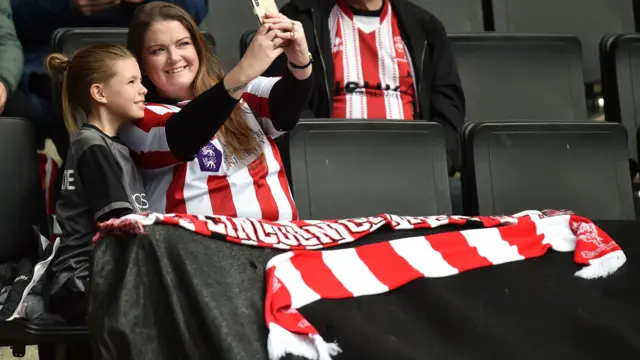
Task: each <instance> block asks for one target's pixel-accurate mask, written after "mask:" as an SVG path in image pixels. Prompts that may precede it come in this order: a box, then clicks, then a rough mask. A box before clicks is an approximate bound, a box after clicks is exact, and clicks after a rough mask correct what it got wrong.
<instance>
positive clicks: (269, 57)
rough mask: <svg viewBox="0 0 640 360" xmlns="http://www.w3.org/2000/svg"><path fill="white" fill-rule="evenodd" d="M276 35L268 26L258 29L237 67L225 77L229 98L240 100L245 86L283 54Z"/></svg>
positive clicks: (276, 32) (280, 41)
mask: <svg viewBox="0 0 640 360" xmlns="http://www.w3.org/2000/svg"><path fill="white" fill-rule="evenodd" d="M277 34H278V31H275V30H271V29H270V25H262V26H261V27H260V28H259V29H258V31H257V32H256V35H255V36H254V37H253V40H252V41H251V44H249V47H248V48H247V51H246V52H245V53H244V56H242V59H240V61H239V62H238V65H236V67H234V68H233V69H232V70H231V71H230V72H229V74H227V76H226V77H225V88H226V89H227V90H228V91H229V93H230V94H231V96H233V97H235V98H240V96H242V92H243V91H244V88H245V87H246V85H247V84H248V83H249V82H250V81H251V80H253V79H255V78H257V77H258V76H260V75H262V73H264V72H265V70H267V68H268V67H269V66H270V65H271V63H273V60H275V59H276V58H277V57H278V56H280V55H281V54H282V53H283V52H284V49H283V48H282V47H281V46H280V45H281V43H282V40H280V39H278V38H277ZM232 90H233V91H232Z"/></svg>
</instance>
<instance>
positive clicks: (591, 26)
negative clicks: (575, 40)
mask: <svg viewBox="0 0 640 360" xmlns="http://www.w3.org/2000/svg"><path fill="white" fill-rule="evenodd" d="M490 2H491V4H492V7H493V18H494V21H495V30H496V31H498V32H513V33H549V34H573V35H576V36H578V37H579V38H580V40H581V41H582V43H583V48H584V53H583V54H584V64H585V79H586V80H587V81H588V82H597V81H598V80H599V78H600V71H599V64H598V43H599V41H600V38H601V37H602V36H603V35H604V34H610V33H614V34H615V33H630V32H633V31H634V30H635V26H634V18H633V2H632V1H631V0H563V1H557V0H490Z"/></svg>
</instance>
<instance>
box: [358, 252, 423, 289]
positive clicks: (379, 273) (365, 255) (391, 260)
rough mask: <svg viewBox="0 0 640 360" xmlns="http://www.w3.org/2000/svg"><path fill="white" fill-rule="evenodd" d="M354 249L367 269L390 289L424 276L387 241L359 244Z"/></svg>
mask: <svg viewBox="0 0 640 360" xmlns="http://www.w3.org/2000/svg"><path fill="white" fill-rule="evenodd" d="M355 249H356V252H357V253H358V256H359V257H360V259H362V262H364V263H365V264H366V265H367V267H369V271H371V273H373V275H375V277H376V278H378V280H380V282H381V283H383V284H385V285H386V286H387V287H388V288H390V289H395V288H397V287H398V286H400V285H401V284H404V283H407V282H409V281H411V280H414V279H418V278H422V277H424V275H423V274H422V273H421V272H419V271H418V270H416V269H415V268H414V267H413V266H411V265H409V263H408V262H407V261H406V260H405V259H404V258H403V257H401V256H400V255H398V254H397V253H396V252H395V250H394V249H393V247H392V246H391V244H390V243H388V242H386V243H378V244H375V245H372V246H360V247H356V248H355Z"/></svg>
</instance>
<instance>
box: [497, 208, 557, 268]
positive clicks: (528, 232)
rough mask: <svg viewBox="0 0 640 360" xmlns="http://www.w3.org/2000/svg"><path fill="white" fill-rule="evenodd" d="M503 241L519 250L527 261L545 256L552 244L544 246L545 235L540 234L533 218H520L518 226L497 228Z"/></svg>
mask: <svg viewBox="0 0 640 360" xmlns="http://www.w3.org/2000/svg"><path fill="white" fill-rule="evenodd" d="M497 229H498V231H499V232H500V237H502V240H504V241H506V242H508V243H509V244H511V245H514V246H516V247H517V248H518V253H520V255H522V256H523V257H524V258H525V259H528V258H532V257H537V256H541V255H543V254H544V253H545V252H546V251H547V249H548V248H549V247H550V246H551V245H550V244H542V242H543V241H544V234H538V229H537V227H536V223H535V222H534V221H533V220H531V218H524V217H523V218H519V219H518V224H516V225H508V226H501V227H498V228H497Z"/></svg>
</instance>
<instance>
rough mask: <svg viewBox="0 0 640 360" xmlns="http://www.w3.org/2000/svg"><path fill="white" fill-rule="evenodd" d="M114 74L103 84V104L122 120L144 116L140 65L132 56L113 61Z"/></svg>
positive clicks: (144, 91) (143, 93)
mask: <svg viewBox="0 0 640 360" xmlns="http://www.w3.org/2000/svg"><path fill="white" fill-rule="evenodd" d="M113 66H114V71H115V73H116V75H115V76H114V77H113V78H112V79H111V80H109V81H107V83H106V84H104V86H103V88H102V89H103V90H102V91H103V95H104V98H103V99H104V100H103V101H101V102H102V103H103V105H104V106H105V107H106V108H107V109H108V110H109V112H111V113H112V114H114V115H115V116H117V117H118V118H120V119H123V120H135V119H142V118H143V117H144V95H145V94H146V93H147V89H146V88H145V87H144V86H142V76H141V74H140V66H139V65H138V62H137V61H136V60H135V59H134V58H130V59H124V60H119V61H117V62H115V63H114V65H113Z"/></svg>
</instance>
